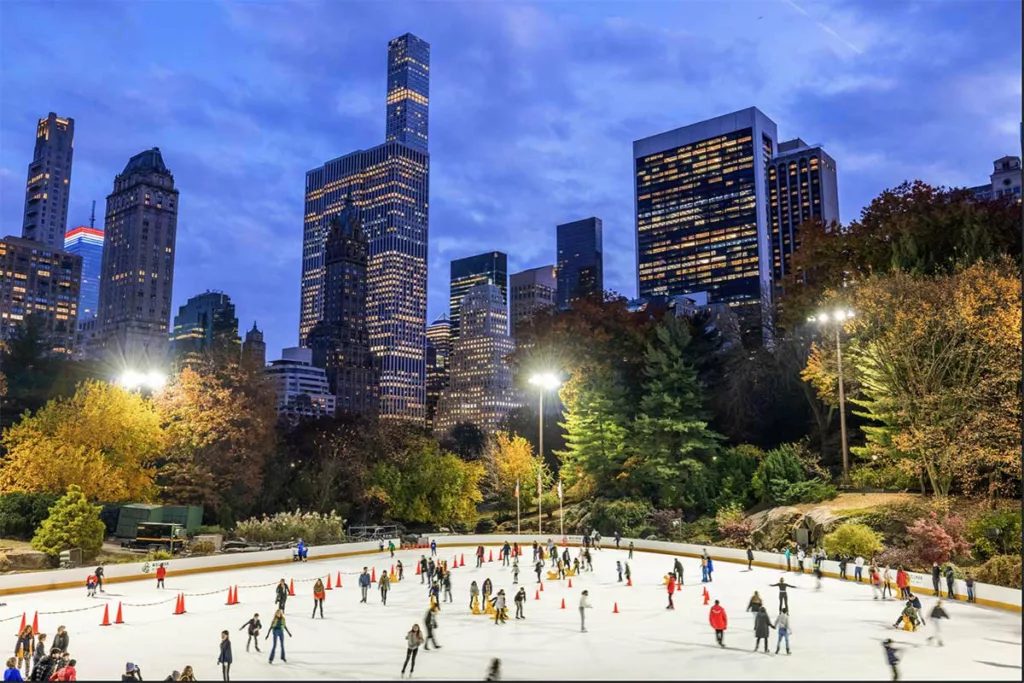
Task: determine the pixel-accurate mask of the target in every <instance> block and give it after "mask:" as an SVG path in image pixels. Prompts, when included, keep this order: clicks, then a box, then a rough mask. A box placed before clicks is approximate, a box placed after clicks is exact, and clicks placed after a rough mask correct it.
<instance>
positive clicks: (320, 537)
mask: <svg viewBox="0 0 1024 683" xmlns="http://www.w3.org/2000/svg"><path fill="white" fill-rule="evenodd" d="M343 524H344V520H342V519H341V517H339V516H338V515H337V514H336V513H335V512H334V511H333V510H332V511H331V512H330V513H329V514H326V515H321V514H320V513H318V512H302V511H301V510H296V511H295V512H279V513H277V514H276V515H274V516H273V517H267V516H266V515H263V517H260V518H257V517H252V518H250V519H247V520H245V521H244V522H239V523H238V525H237V526H236V527H235V533H236V534H238V535H239V536H241V537H242V538H244V539H245V540H247V541H251V542H254V543H275V542H281V541H295V540H298V539H300V538H301V539H302V540H303V541H304V542H305V543H307V544H308V545H324V544H326V543H339V542H341V541H343V540H345V530H344V526H343Z"/></svg>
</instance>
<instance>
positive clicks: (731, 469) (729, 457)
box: [713, 444, 764, 508]
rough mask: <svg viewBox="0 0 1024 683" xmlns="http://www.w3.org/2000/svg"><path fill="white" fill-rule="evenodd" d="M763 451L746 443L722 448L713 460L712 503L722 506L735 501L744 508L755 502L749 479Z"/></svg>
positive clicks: (751, 477) (755, 469)
mask: <svg viewBox="0 0 1024 683" xmlns="http://www.w3.org/2000/svg"><path fill="white" fill-rule="evenodd" d="M763 457H764V452H763V451H761V449H759V448H757V447H755V446H749V445H746V444H743V445H740V446H736V447H735V448H727V449H724V450H723V451H722V452H721V454H719V456H718V457H717V458H716V459H715V462H714V467H713V470H714V475H715V493H716V495H715V496H714V504H715V506H716V507H719V508H721V507H723V506H726V505H729V504H732V503H736V504H738V505H740V506H742V507H744V508H747V507H750V506H751V505H753V504H754V503H756V502H757V499H756V498H755V497H754V492H753V490H752V488H751V480H752V479H753V477H754V472H756V471H757V465H758V462H759V461H760V460H761V458H763Z"/></svg>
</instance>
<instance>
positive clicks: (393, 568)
mask: <svg viewBox="0 0 1024 683" xmlns="http://www.w3.org/2000/svg"><path fill="white" fill-rule="evenodd" d="M389 573H390V574H394V573H395V565H391V571H390V572H389Z"/></svg>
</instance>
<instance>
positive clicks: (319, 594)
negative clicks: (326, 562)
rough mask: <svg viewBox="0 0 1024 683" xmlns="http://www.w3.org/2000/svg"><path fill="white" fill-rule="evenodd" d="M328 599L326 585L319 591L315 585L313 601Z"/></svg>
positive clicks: (321, 585) (321, 586)
mask: <svg viewBox="0 0 1024 683" xmlns="http://www.w3.org/2000/svg"><path fill="white" fill-rule="evenodd" d="M385 576H387V574H385ZM326 597H327V591H326V589H325V588H324V585H323V584H320V587H319V589H318V588H317V586H316V584H314V585H313V599H314V600H323V599H324V598H326Z"/></svg>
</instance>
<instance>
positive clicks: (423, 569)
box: [420, 555, 427, 584]
mask: <svg viewBox="0 0 1024 683" xmlns="http://www.w3.org/2000/svg"><path fill="white" fill-rule="evenodd" d="M426 582H427V556H426V555H420V583H424V584H425V583H426Z"/></svg>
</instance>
